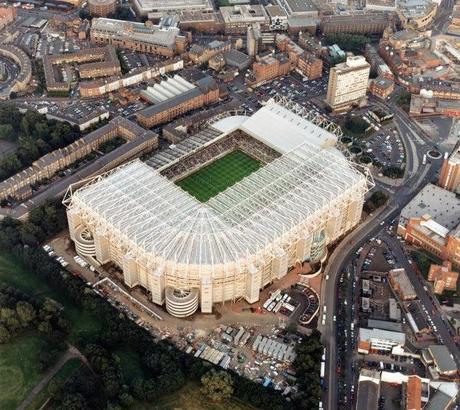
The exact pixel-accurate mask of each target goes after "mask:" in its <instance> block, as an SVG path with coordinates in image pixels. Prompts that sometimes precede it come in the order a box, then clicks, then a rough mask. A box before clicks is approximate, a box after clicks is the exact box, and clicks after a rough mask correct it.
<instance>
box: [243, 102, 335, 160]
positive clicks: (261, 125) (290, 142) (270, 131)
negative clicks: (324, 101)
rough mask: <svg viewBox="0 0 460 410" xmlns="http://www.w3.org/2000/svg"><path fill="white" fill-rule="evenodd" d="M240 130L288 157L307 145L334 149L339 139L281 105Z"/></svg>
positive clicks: (266, 110)
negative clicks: (289, 152) (290, 152)
mask: <svg viewBox="0 0 460 410" xmlns="http://www.w3.org/2000/svg"><path fill="white" fill-rule="evenodd" d="M241 129H242V130H243V131H245V132H247V133H248V134H249V135H251V136H252V137H254V138H256V139H258V140H259V141H261V142H263V143H264V144H266V145H268V146H269V147H271V148H273V149H275V150H277V151H279V152H280V153H285V152H288V151H291V150H293V149H294V148H296V147H298V146H299V145H301V144H303V143H304V142H308V143H310V144H313V145H316V146H317V147H319V148H328V147H332V146H334V145H335V144H336V142H337V137H336V136H335V135H333V134H331V133H330V132H328V131H326V130H324V129H323V128H320V127H318V126H317V125H315V124H313V123H312V122H310V121H308V120H306V119H304V118H302V117H300V116H298V115H296V114H295V113H293V112H292V111H289V110H288V109H287V108H285V107H283V106H281V105H279V104H269V105H266V106H265V107H263V108H261V109H260V110H259V111H257V112H256V113H254V114H253V115H252V116H251V117H250V118H249V119H248V120H247V121H245V122H244V123H243V124H242V126H241Z"/></svg>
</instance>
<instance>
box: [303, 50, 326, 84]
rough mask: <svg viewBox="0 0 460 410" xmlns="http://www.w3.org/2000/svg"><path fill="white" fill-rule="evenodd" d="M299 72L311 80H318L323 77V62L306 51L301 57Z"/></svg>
mask: <svg viewBox="0 0 460 410" xmlns="http://www.w3.org/2000/svg"><path fill="white" fill-rule="evenodd" d="M297 70H298V71H299V72H300V73H301V74H303V75H304V76H306V77H307V78H308V79H309V80H316V79H318V78H321V77H322V76H323V60H321V59H320V58H317V57H316V56H315V55H314V54H312V53H310V52H308V51H304V52H303V53H302V54H301V55H300V56H299V60H298V62H297Z"/></svg>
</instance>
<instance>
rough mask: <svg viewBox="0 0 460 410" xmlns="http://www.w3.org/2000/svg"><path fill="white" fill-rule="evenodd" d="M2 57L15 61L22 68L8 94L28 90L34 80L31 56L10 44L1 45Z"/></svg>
mask: <svg viewBox="0 0 460 410" xmlns="http://www.w3.org/2000/svg"><path fill="white" fill-rule="evenodd" d="M0 55H2V56H4V57H7V58H9V59H11V60H13V61H14V62H15V63H16V64H17V65H18V66H19V68H20V71H19V74H18V75H17V77H16V80H15V81H14V83H13V85H12V86H11V88H10V89H9V91H8V94H9V92H11V91H14V92H18V91H24V90H26V89H27V87H29V86H30V81H31V79H32V62H31V61H30V58H29V56H28V55H27V54H26V53H25V52H24V51H23V50H21V49H20V48H19V47H16V46H13V45H9V44H2V45H0Z"/></svg>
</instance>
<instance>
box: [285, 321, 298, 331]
mask: <svg viewBox="0 0 460 410" xmlns="http://www.w3.org/2000/svg"><path fill="white" fill-rule="evenodd" d="M286 332H288V333H296V332H297V323H295V322H292V323H289V325H288V326H287V327H286Z"/></svg>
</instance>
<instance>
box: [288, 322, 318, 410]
mask: <svg viewBox="0 0 460 410" xmlns="http://www.w3.org/2000/svg"><path fill="white" fill-rule="evenodd" d="M320 337H321V334H320V333H319V332H318V331H317V330H314V331H313V332H312V334H311V335H310V336H309V337H306V338H304V339H303V340H302V342H301V343H299V344H298V345H297V346H296V353H297V356H296V359H295V361H294V364H293V366H294V369H295V372H296V376H297V383H298V385H299V394H298V395H297V396H296V397H295V398H294V405H295V408H297V409H316V408H318V403H319V401H320V400H321V395H322V391H321V385H320V366H321V356H322V355H323V345H322V344H321V340H320Z"/></svg>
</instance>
